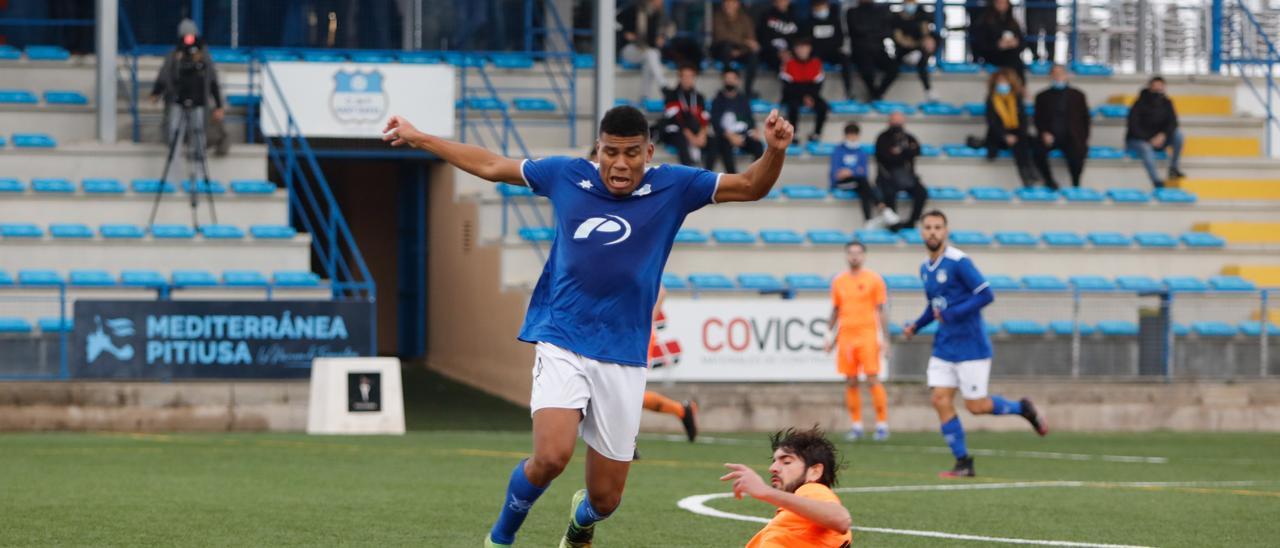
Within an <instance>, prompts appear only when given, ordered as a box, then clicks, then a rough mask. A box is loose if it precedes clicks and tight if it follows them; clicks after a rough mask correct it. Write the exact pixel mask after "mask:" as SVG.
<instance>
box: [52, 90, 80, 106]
mask: <svg viewBox="0 0 1280 548" xmlns="http://www.w3.org/2000/svg"><path fill="white" fill-rule="evenodd" d="M44 102H45V104H49V105H87V104H89V98H88V97H85V96H84V94H83V93H80V92H78V91H72V90H61V89H51V90H48V91H45V92H44Z"/></svg>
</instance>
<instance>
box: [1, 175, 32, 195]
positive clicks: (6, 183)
mask: <svg viewBox="0 0 1280 548" xmlns="http://www.w3.org/2000/svg"><path fill="white" fill-rule="evenodd" d="M26 190H27V186H26V185H24V184H22V181H19V180H17V179H14V178H11V177H0V192H26Z"/></svg>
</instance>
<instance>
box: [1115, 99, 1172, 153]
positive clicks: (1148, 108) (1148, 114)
mask: <svg viewBox="0 0 1280 548" xmlns="http://www.w3.org/2000/svg"><path fill="white" fill-rule="evenodd" d="M1175 131H1178V113H1177V112H1175V111H1174V109H1173V101H1170V100H1169V97H1167V96H1165V95H1164V94H1157V93H1154V92H1152V91H1151V90H1149V89H1144V90H1142V93H1140V94H1138V100H1137V101H1134V103H1133V106H1131V107H1129V124H1128V129H1127V130H1126V131H1125V134H1124V138H1125V140H1126V141H1127V140H1129V139H1140V140H1143V141H1147V140H1150V139H1151V138H1152V137H1155V136H1156V134H1157V133H1164V136H1165V138H1166V139H1168V138H1169V137H1172V136H1173V132H1175Z"/></svg>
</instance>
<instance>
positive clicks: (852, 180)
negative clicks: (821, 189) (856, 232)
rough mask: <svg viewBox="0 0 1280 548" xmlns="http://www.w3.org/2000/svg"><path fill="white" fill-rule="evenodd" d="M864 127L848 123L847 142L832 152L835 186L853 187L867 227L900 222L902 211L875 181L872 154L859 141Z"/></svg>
mask: <svg viewBox="0 0 1280 548" xmlns="http://www.w3.org/2000/svg"><path fill="white" fill-rule="evenodd" d="M861 133H862V128H861V127H859V126H858V123H857V122H849V123H848V124H845V126H844V142H842V143H840V144H839V145H837V146H836V149H835V150H834V151H832V152H831V169H830V173H829V176H830V178H831V188H832V189H833V190H834V189H840V190H852V191H854V192H857V193H858V200H859V201H860V202H862V217H863V218H864V220H865V222H866V224H865V225H863V226H864V227H865V228H872V229H874V228H884V227H886V226H889V225H893V224H896V223H897V222H898V221H899V220H901V219H899V218H898V214H897V213H895V212H894V211H893V210H892V209H889V208H888V207H886V206H885V204H884V199H883V198H882V197H881V196H880V192H879V191H878V190H877V189H876V188H875V187H874V186H872V184H871V157H870V156H871V155H869V154H867V150H866V149H865V148H863V147H862V143H861V142H859V141H858V137H859V135H861Z"/></svg>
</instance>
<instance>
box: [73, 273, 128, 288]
mask: <svg viewBox="0 0 1280 548" xmlns="http://www.w3.org/2000/svg"><path fill="white" fill-rule="evenodd" d="M67 281H68V282H69V284H70V285H73V286H78V287H107V286H113V285H116V279H115V277H114V276H112V275H111V274H110V273H108V272H107V271H106V270H91V269H85V270H72V271H71V273H70V274H69V275H68V276H67Z"/></svg>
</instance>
